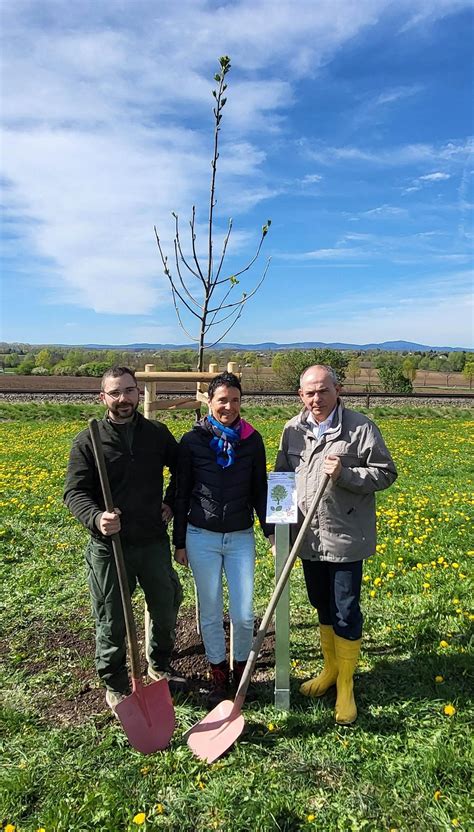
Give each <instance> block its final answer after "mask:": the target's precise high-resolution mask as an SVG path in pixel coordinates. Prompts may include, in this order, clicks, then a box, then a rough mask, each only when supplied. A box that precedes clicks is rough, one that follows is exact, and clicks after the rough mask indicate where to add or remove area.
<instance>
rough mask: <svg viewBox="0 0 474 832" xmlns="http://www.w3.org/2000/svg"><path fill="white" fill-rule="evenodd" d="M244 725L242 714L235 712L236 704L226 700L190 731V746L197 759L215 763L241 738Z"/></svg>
mask: <svg viewBox="0 0 474 832" xmlns="http://www.w3.org/2000/svg"><path fill="white" fill-rule="evenodd" d="M244 725H245V720H244V718H243V716H242V714H241V712H240V711H234V702H231V701H230V699H225V700H224V702H219V704H218V705H216V707H215V708H213V709H212V711H209V713H208V714H207V715H206V716H205V717H204V719H201V721H200V722H196V725H193V727H192V728H191V729H190V730H189V731H188V737H187V739H188V745H189V747H190V749H191V751H192V752H193V754H195V755H196V757H200V758H201V760H206V761H207V762H208V763H213V762H214V760H217V759H218V757H221V756H222V754H224V753H225V752H226V751H228V749H229V748H230V747H231V745H232V744H233V743H234V742H235V741H236V739H238V738H239V737H240V735H241V733H242V731H243V730H244Z"/></svg>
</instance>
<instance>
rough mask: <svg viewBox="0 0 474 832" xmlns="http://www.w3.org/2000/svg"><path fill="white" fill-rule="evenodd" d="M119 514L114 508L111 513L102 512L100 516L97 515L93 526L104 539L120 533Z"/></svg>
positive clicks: (118, 510) (117, 509)
mask: <svg viewBox="0 0 474 832" xmlns="http://www.w3.org/2000/svg"><path fill="white" fill-rule="evenodd" d="M121 513H122V512H121V511H120V509H119V508H114V510H113V511H103V512H102V514H99V516H98V517H97V519H96V521H95V524H96V526H97V528H98V529H99V531H101V532H102V534H103V535H104V536H105V537H110V535H112V534H117V532H119V531H120V515H121Z"/></svg>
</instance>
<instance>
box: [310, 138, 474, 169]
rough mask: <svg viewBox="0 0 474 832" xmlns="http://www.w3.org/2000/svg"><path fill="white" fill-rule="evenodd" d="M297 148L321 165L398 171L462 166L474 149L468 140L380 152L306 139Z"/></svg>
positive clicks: (386, 149) (411, 145)
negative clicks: (441, 164) (429, 165)
mask: <svg viewBox="0 0 474 832" xmlns="http://www.w3.org/2000/svg"><path fill="white" fill-rule="evenodd" d="M298 144H299V146H300V148H301V151H302V152H303V153H304V155H305V156H307V157H308V158H310V159H312V160H314V161H316V162H318V163H319V164H322V165H334V164H336V163H338V162H346V163H361V162H365V163H370V164H372V165H379V166H382V167H401V166H405V165H414V164H427V163H428V162H431V163H433V162H440V161H446V162H452V163H453V164H456V163H460V164H464V163H465V162H466V161H467V160H468V159H469V157H470V156H471V154H472V151H473V147H474V145H473V142H472V140H470V139H469V140H467V141H465V140H459V141H451V142H447V143H445V144H440V145H434V144H425V143H418V144H404V145H398V146H396V147H387V146H384V147H383V148H381V149H371V148H363V147H352V146H350V145H346V146H343V147H330V146H327V145H323V144H322V143H317V142H315V143H311V142H310V141H307V140H306V139H300V141H299V142H298Z"/></svg>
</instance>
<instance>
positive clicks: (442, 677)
mask: <svg viewBox="0 0 474 832" xmlns="http://www.w3.org/2000/svg"><path fill="white" fill-rule="evenodd" d="M435 682H436V684H437V685H440V684H441V682H444V676H435Z"/></svg>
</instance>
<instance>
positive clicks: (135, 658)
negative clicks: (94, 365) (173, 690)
mask: <svg viewBox="0 0 474 832" xmlns="http://www.w3.org/2000/svg"><path fill="white" fill-rule="evenodd" d="M89 430H90V435H91V440H92V447H93V449H94V457H95V461H96V464H97V470H98V472H99V479H100V485H101V488H102V496H103V498H104V503H105V508H106V510H107V511H109V512H112V511H113V510H114V501H113V498H112V491H111V489H110V483H109V478H108V475H107V468H106V465H105V457H104V449H103V447H102V442H101V439H100V434H99V426H98V423H97V419H89ZM110 539H111V541H112V549H113V553H114V558H115V566H116V569H117V577H118V582H119V587H120V595H121V598H122V606H123V614H124V618H125V628H126V631H127V642H128V651H129V656H130V666H131V671H132V679H139V678H140V675H141V674H140V656H139V653H138V642H137V633H136V628H135V620H134V617H133V609H132V599H131V596H130V589H129V585H128V577H127V570H126V568H125V561H124V557H123V550H122V542H121V540H120V535H119V534H118V532H117V533H116V534H113V535H111V538H110Z"/></svg>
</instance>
